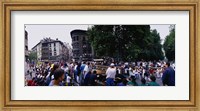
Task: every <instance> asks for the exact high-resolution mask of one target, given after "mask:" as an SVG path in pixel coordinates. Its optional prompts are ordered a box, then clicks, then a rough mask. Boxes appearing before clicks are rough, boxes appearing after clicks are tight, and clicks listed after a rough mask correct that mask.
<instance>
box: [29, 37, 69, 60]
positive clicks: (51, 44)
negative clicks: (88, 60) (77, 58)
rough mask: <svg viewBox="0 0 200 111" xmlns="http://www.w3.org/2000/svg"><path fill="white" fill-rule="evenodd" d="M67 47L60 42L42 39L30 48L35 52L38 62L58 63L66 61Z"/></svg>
mask: <svg viewBox="0 0 200 111" xmlns="http://www.w3.org/2000/svg"><path fill="white" fill-rule="evenodd" d="M65 50H67V47H66V46H65V45H64V44H63V42H61V41H60V40H58V39H56V40H53V39H51V38H44V39H43V40H41V41H40V42H39V43H38V44H37V45H35V46H34V47H33V48H32V51H34V52H37V58H38V60H39V61H46V60H50V61H60V60H65V59H66V57H65V56H66V51H65Z"/></svg>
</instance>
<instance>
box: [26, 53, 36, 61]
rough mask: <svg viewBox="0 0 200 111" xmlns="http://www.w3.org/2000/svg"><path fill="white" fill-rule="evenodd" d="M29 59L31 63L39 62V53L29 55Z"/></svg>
mask: <svg viewBox="0 0 200 111" xmlns="http://www.w3.org/2000/svg"><path fill="white" fill-rule="evenodd" d="M28 59H29V60H30V61H35V60H37V53H36V52H31V53H30V54H29V56H28Z"/></svg>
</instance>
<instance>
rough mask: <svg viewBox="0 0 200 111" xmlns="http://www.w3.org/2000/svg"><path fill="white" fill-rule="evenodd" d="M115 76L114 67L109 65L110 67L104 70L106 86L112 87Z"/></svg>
mask: <svg viewBox="0 0 200 111" xmlns="http://www.w3.org/2000/svg"><path fill="white" fill-rule="evenodd" d="M115 75H116V67H115V64H114V63H111V65H110V67H109V68H108V69H107V70H106V86H114V85H115V84H114V79H115Z"/></svg>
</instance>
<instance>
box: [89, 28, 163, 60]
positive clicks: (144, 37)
mask: <svg viewBox="0 0 200 111" xmlns="http://www.w3.org/2000/svg"><path fill="white" fill-rule="evenodd" d="M88 36H89V41H90V43H91V44H92V47H93V49H94V51H95V55H96V57H97V58H99V57H100V58H101V57H112V58H115V59H117V60H118V61H121V60H122V61H135V60H141V59H144V60H160V59H163V53H162V50H161V48H162V45H161V44H160V35H159V33H158V32H157V31H156V30H153V31H151V30H150V26H149V25H95V26H92V27H91V28H89V29H88Z"/></svg>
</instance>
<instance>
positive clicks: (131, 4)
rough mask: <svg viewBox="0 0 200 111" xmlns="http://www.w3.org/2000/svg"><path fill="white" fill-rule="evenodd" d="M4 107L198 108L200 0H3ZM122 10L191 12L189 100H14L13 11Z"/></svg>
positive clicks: (1, 104)
mask: <svg viewBox="0 0 200 111" xmlns="http://www.w3.org/2000/svg"><path fill="white" fill-rule="evenodd" d="M0 5H1V6H2V7H1V18H0V21H1V23H2V25H1V30H0V34H1V35H0V37H1V41H0V43H1V44H0V54H1V56H0V61H1V66H0V68H1V72H0V87H1V88H0V95H1V97H0V98H1V99H0V108H1V109H3V110H30V109H31V110H120V111H125V110H126V111H129V110H130V111H138V110H140V111H141V110H151V111H157V110H163V109H164V110H166V111H167V110H170V111H171V110H180V111H196V110H199V108H200V103H199V101H200V97H199V84H200V76H199V68H198V66H199V65H198V64H199V59H200V58H199V56H198V53H199V51H198V48H199V43H200V41H199V39H198V37H199V33H198V32H200V29H199V25H200V24H199V20H200V17H199V16H200V15H199V13H200V9H199V5H200V1H199V0H184V1H179V0H173V2H172V0H150V1H148V2H146V1H145V0H94V1H91V0H82V1H81V0H74V1H70V0H56V2H55V0H39V1H35V0H3V1H2V2H0ZM23 10H37V11H40V10H41V11H42V10H43V11H44V10H45V11H54V10H56V11H63V10H94V11H98V10H104V11H106V10H118V11H127V10H133V11H148V10H151V11H165V10H167V11H189V18H190V21H189V23H190V33H189V36H190V46H189V47H190V52H189V53H190V100H188V101H177V100H175V101H164V100H163V101H162V100H159V101H44V100H41V101H31V100H28V101H18V100H11V84H10V82H11V75H10V73H11V64H10V62H11V58H10V56H11V46H10V44H11V43H10V41H11V11H23Z"/></svg>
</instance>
